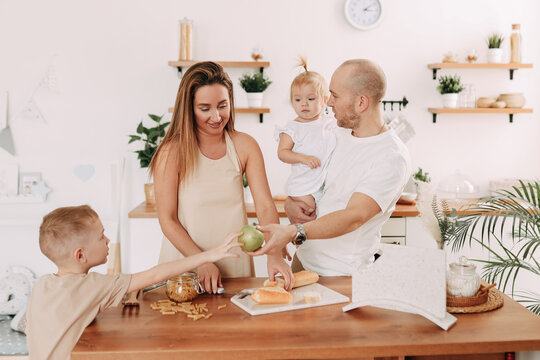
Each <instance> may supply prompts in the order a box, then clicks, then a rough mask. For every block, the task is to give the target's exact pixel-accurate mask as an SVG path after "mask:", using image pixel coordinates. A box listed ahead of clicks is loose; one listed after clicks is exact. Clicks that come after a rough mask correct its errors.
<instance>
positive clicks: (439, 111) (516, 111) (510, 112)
mask: <svg viewBox="0 0 540 360" xmlns="http://www.w3.org/2000/svg"><path fill="white" fill-rule="evenodd" d="M428 111H429V112H430V113H432V114H433V122H434V123H435V122H436V121H437V114H508V116H509V118H510V122H513V116H514V114H530V113H532V112H533V109H523V108H503V109H497V108H428Z"/></svg>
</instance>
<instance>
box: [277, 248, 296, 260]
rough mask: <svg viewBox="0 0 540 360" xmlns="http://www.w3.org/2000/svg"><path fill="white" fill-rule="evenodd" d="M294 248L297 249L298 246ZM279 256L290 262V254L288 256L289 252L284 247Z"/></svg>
mask: <svg viewBox="0 0 540 360" xmlns="http://www.w3.org/2000/svg"><path fill="white" fill-rule="evenodd" d="M296 248H297V249H298V246H297V247H296ZM281 256H282V257H283V258H284V259H286V260H289V261H291V260H292V256H291V254H289V250H288V249H287V246H285V247H283V249H281Z"/></svg>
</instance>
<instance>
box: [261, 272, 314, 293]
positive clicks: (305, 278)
mask: <svg viewBox="0 0 540 360" xmlns="http://www.w3.org/2000/svg"><path fill="white" fill-rule="evenodd" d="M317 281H319V274H317V273H316V272H315V271H311V270H302V271H299V272H296V273H294V285H293V289H294V288H297V287H300V286H304V285H309V284H313V283H316V282H317ZM263 286H265V287H266V286H279V287H282V288H284V287H285V281H284V280H283V278H280V277H276V278H275V281H270V280H269V279H267V280H266V281H265V282H264V285H263Z"/></svg>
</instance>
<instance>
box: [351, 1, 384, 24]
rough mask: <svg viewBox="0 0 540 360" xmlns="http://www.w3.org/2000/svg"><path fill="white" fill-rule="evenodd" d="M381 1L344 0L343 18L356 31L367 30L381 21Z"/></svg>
mask: <svg viewBox="0 0 540 360" xmlns="http://www.w3.org/2000/svg"><path fill="white" fill-rule="evenodd" d="M382 15H383V5H382V0H346V1H345V17H346V18H347V21H349V23H350V24H351V25H352V26H354V27H355V28H357V29H360V30H368V29H372V28H374V27H375V26H377V25H379V23H380V22H381V20H382Z"/></svg>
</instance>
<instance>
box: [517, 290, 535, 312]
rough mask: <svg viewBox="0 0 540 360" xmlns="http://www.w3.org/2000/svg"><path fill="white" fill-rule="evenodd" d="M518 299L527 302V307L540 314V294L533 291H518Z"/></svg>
mask: <svg viewBox="0 0 540 360" xmlns="http://www.w3.org/2000/svg"><path fill="white" fill-rule="evenodd" d="M515 295H516V297H517V299H516V301H517V302H519V303H522V304H525V307H526V308H527V309H529V310H531V311H532V312H533V313H535V314H536V315H540V294H538V293H535V292H531V291H518V292H516V294H515Z"/></svg>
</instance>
